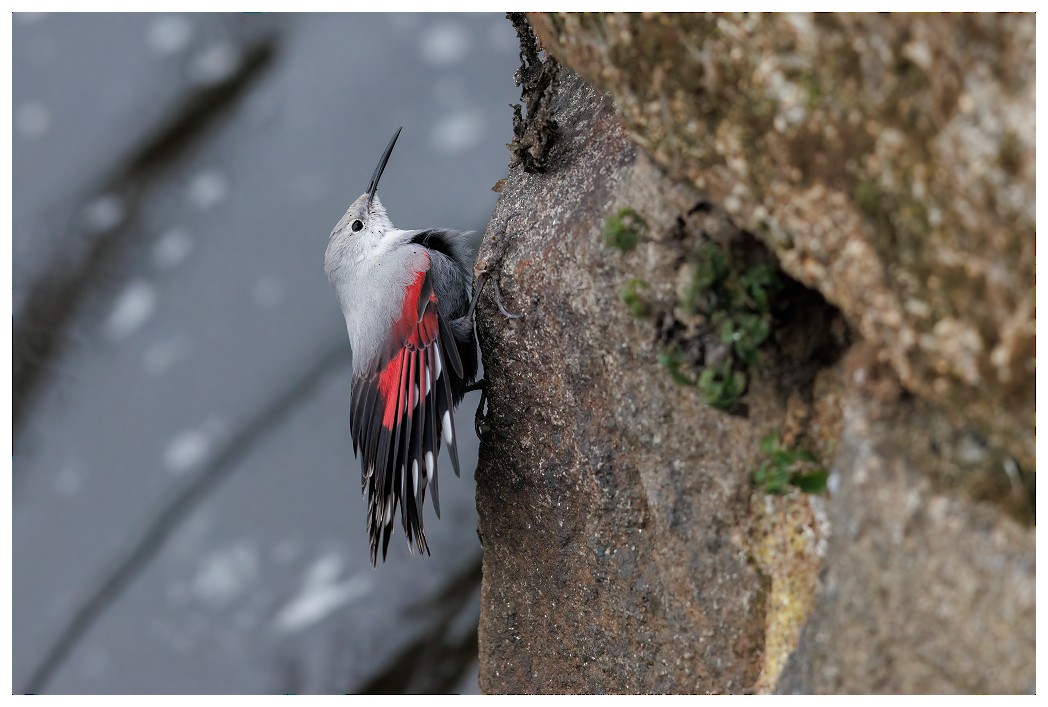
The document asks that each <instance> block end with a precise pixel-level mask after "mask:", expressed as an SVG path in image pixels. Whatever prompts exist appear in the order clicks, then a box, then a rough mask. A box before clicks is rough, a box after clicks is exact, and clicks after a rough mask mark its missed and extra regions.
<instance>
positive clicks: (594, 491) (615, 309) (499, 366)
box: [477, 74, 764, 692]
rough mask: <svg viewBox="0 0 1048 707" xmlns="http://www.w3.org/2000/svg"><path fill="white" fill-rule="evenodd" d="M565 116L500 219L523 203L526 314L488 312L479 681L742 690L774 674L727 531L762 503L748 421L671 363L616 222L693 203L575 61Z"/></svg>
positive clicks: (739, 552)
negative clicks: (605, 229) (606, 236)
mask: <svg viewBox="0 0 1048 707" xmlns="http://www.w3.org/2000/svg"><path fill="white" fill-rule="evenodd" d="M555 109H556V111H557V120H558V123H559V125H560V131H561V135H560V142H559V144H560V145H561V149H559V150H554V152H553V154H552V156H551V169H550V172H549V174H548V175H533V174H526V173H524V172H523V171H520V172H514V173H513V175H512V177H511V179H510V180H509V181H508V182H507V184H506V186H505V187H504V189H503V191H502V198H501V199H500V201H499V206H498V207H497V210H496V215H495V217H494V219H493V224H501V223H503V222H504V221H505V220H506V217H507V216H508V215H510V214H512V213H514V212H518V211H519V212H521V213H522V214H523V215H522V217H520V218H517V219H513V220H511V221H510V223H509V228H508V230H507V233H506V234H505V236H503V237H502V238H504V239H508V243H509V245H510V252H509V253H508V255H507V257H506V258H505V259H504V260H503V261H502V262H501V270H500V272H501V273H502V291H503V293H504V294H505V299H506V306H507V308H508V309H510V310H515V311H518V312H524V313H525V314H526V318H524V319H521V320H516V321H503V320H500V319H498V318H499V314H498V313H497V311H496V310H494V309H493V308H492V307H491V305H490V303H489V302H485V304H484V306H485V309H484V311H483V314H482V315H481V317H480V322H481V324H480V334H481V346H482V348H483V351H485V352H486V353H485V359H484V364H485V375H486V376H487V378H488V379H489V380H490V381H492V382H493V386H492V390H491V392H490V403H491V409H492V413H491V419H490V420H489V421H488V424H487V425H486V427H487V429H486V430H485V433H486V434H487V435H488V436H487V437H486V438H485V439H486V441H487V443H488V444H487V445H486V446H485V445H482V447H481V459H480V462H479V467H478V471H477V483H478V511H479V513H480V534H481V541H482V543H483V545H484V580H483V585H482V586H483V589H482V606H483V609H482V612H483V617H482V620H481V624H480V643H481V651H482V653H483V655H484V658H483V661H482V669H481V675H480V679H481V689H482V690H483V691H485V692H535V691H538V692H632V691H643V692H650V691H656V692H673V691H679V690H687V691H693V690H694V691H698V690H704V689H715V690H724V691H731V690H742V689H745V688H746V686H747V685H750V684H752V682H753V681H754V680H755V678H756V676H757V674H758V673H759V670H760V652H761V642H762V641H761V634H762V626H763V613H764V610H763V601H762V598H761V597H762V584H761V577H760V575H759V574H758V573H757V572H756V571H754V568H753V567H752V566H750V564H749V563H748V561H747V555H746V550H745V548H744V547H743V546H741V545H740V544H738V543H737V542H736V541H734V540H733V538H732V537H731V533H732V530H733V529H735V528H737V527H738V526H739V524H740V522H742V521H743V519H744V518H745V517H746V515H747V508H748V482H747V479H746V476H745V474H742V473H739V471H738V470H739V468H740V467H741V465H742V464H741V458H742V457H743V456H744V455H746V453H747V450H748V449H750V448H751V447H753V446H754V444H755V442H754V440H753V439H752V434H751V431H750V425H749V424H747V423H746V422H745V421H744V420H740V419H737V418H731V417H728V416H725V415H723V414H721V413H719V412H717V411H715V410H712V409H711V408H708V407H706V406H704V405H702V404H701V403H700V402H699V401H698V398H697V396H695V395H692V394H691V393H690V391H687V392H686V391H684V390H682V389H680V388H678V387H676V386H674V384H673V382H672V381H671V380H670V378H669V376H667V375H666V374H665V372H664V371H661V370H660V369H659V368H658V364H657V363H656V362H655V355H654V351H653V348H652V345H651V342H650V339H651V336H650V334H649V333H648V332H647V329H648V328H649V326H648V325H646V324H645V323H643V322H640V321H638V320H636V319H635V318H634V317H632V316H631V315H630V314H629V313H628V311H627V310H626V308H625V307H624V306H622V304H621V302H619V299H618V294H619V290H620V289H621V287H622V284H623V283H624V282H625V281H626V279H627V272H626V268H625V267H624V266H623V264H622V263H621V259H616V258H613V257H612V255H613V252H611V251H609V249H608V248H607V247H606V246H605V245H604V244H603V242H602V239H601V235H600V234H601V227H602V225H603V220H604V217H605V216H606V215H608V214H609V213H613V212H614V211H615V209H616V208H617V207H618V206H620V205H623V206H625V205H627V204H629V203H631V202H632V201H633V200H635V199H638V198H646V199H648V201H647V203H646V204H645V206H646V208H645V212H646V213H647V214H649V215H653V216H654V215H656V214H657V215H663V219H666V218H668V215H669V214H672V215H674V216H675V215H676V214H677V213H680V212H681V208H680V206H678V205H674V204H673V196H674V194H673V193H672V189H671V188H670V185H669V184H668V182H666V180H665V178H664V177H661V176H660V175H659V173H658V171H657V170H656V169H655V168H653V166H652V165H651V164H650V163H648V162H647V161H641V160H638V157H637V154H636V150H635V149H634V148H633V146H632V145H631V144H630V142H629V141H628V140H627V139H626V137H625V135H624V134H623V132H622V130H621V129H620V128H619V125H618V122H617V120H616V118H615V115H614V111H613V108H612V105H611V102H610V101H608V100H607V99H606V98H602V97H601V96H600V95H599V94H598V93H597V92H596V91H594V90H593V89H592V88H589V87H588V86H586V85H585V84H584V83H583V82H582V81H580V80H579V79H577V78H576V77H573V76H571V75H569V74H562V76H561V80H560V87H559V89H558V95H557V99H556V102H555ZM664 189H665V190H667V191H663V190H664ZM642 195H643V197H642ZM488 245H489V246H490V245H493V242H492V241H491V240H489V241H488ZM484 255H485V253H484V252H482V257H484ZM698 430H706V431H708V433H709V435H710V436H709V438H708V439H707V441H706V444H705V445H703V446H701V447H700V446H698V445H696V444H695V434H696V432H697V431H698Z"/></svg>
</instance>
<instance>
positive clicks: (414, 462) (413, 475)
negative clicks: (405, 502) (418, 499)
mask: <svg viewBox="0 0 1048 707" xmlns="http://www.w3.org/2000/svg"><path fill="white" fill-rule="evenodd" d="M411 478H412V480H413V481H414V482H415V495H416V496H418V459H413V460H412V461H411Z"/></svg>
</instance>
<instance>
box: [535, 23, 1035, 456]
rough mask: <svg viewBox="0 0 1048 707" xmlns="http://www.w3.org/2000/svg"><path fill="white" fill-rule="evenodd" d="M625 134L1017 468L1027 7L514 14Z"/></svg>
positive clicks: (1026, 291) (1029, 203) (1027, 300)
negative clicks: (607, 108)
mask: <svg viewBox="0 0 1048 707" xmlns="http://www.w3.org/2000/svg"><path fill="white" fill-rule="evenodd" d="M530 18H531V20H532V23H533V25H534V26H535V30H536V34H537V35H538V36H539V39H540V40H541V41H542V42H543V44H544V45H545V46H546V48H547V49H548V50H549V51H551V52H552V53H553V54H554V55H555V56H557V57H558V58H559V59H560V60H561V61H562V62H564V63H566V64H567V65H569V66H571V67H572V68H573V69H575V70H576V71H578V72H579V74H581V75H582V76H583V77H584V78H585V79H587V80H588V81H590V82H592V83H593V85H595V86H597V87H599V88H602V89H604V90H607V91H609V92H610V93H611V95H612V96H613V98H614V100H615V104H616V107H617V109H618V111H619V114H620V116H621V117H622V120H623V122H624V124H625V126H626V128H627V129H628V131H629V133H630V135H631V137H632V138H633V139H634V140H635V141H636V143H637V144H638V145H640V146H641V147H643V148H645V149H646V150H647V151H648V152H649V153H650V154H651V155H652V156H653V157H654V159H655V160H656V161H657V162H658V163H659V164H661V165H663V166H665V167H666V169H667V170H668V171H669V173H670V175H671V176H672V177H674V178H675V179H677V180H683V181H686V182H689V183H690V184H692V185H693V186H695V187H696V188H698V189H699V190H700V191H702V192H703V193H704V194H706V195H707V196H708V197H709V198H710V199H711V200H712V201H713V202H715V203H717V204H720V205H723V207H724V208H725V209H726V210H727V211H728V213H729V214H730V215H731V216H732V217H733V218H734V219H735V221H736V222H737V223H739V224H740V225H741V226H742V227H744V228H747V229H749V230H752V231H753V232H755V233H757V235H759V236H760V237H761V238H762V239H763V240H764V241H765V242H766V243H767V244H768V245H769V246H770V247H771V248H772V249H773V250H775V252H776V254H777V255H778V256H779V259H780V260H781V262H782V266H783V268H784V269H785V270H786V271H787V272H789V273H790V274H791V275H793V276H794V277H796V278H797V279H799V280H800V281H802V282H804V283H805V284H807V285H809V286H811V287H814V288H816V289H818V290H819V291H820V292H822V293H823V294H824V295H825V296H826V298H827V299H828V300H830V302H832V303H833V304H835V305H837V306H838V307H840V308H841V310H842V311H843V312H844V314H845V315H846V316H847V317H848V319H849V321H850V322H851V323H852V324H853V325H854V327H855V328H856V329H857V330H858V332H859V333H860V334H861V335H862V336H863V338H865V339H866V340H867V341H868V342H869V343H871V344H872V345H874V346H875V347H876V349H877V350H878V351H879V352H881V354H882V355H884V356H885V357H886V358H887V360H888V361H889V362H890V363H891V365H892V367H893V368H894V369H895V371H896V373H897V375H898V377H899V378H900V380H901V381H902V383H903V385H904V386H905V387H906V388H907V389H908V390H910V391H912V392H915V393H917V394H918V395H920V396H921V397H924V398H926V399H928V400H931V401H933V402H935V403H936V404H937V405H938V406H939V407H940V409H943V410H946V411H947V412H948V413H950V414H951V415H952V416H953V417H954V419H955V420H957V421H959V422H974V423H976V424H977V425H978V426H979V427H980V428H981V429H982V430H983V432H984V433H985V434H987V435H989V436H991V438H992V439H993V441H994V442H995V443H997V444H1001V445H1004V446H1005V447H1006V448H1007V449H1008V450H1009V451H1010V453H1011V454H1012V455H1013V456H1015V457H1016V458H1017V459H1018V460H1019V462H1020V463H1021V464H1022V465H1023V466H1026V467H1032V466H1033V465H1034V446H1033V437H1034V435H1033V432H1034V415H1033V412H1034V356H1033V352H1034V343H1035V332H1034V300H1033V263H1034V258H1033V255H1034V232H1035V218H1034V185H1035V178H1034V173H1035V166H1034V155H1035V150H1034V124H1033V121H1034V116H1035V107H1034V95H1035V90H1034V85H1035V82H1034V75H1035V74H1034V66H1035V61H1034V18H1033V15H1031V14H1027V15H1015V14H1009V15H1005V14H992V15H989V14H987V15H972V14H966V15H941V14H926V15H872V14H870V15H867V14H841V15H835V14H830V15H825V14H823V15H807V14H800V15H797V14H774V15H683V16H678V15H664V14H656V13H647V14H621V15H620V14H607V15H605V14H601V15H561V14H551V15H543V14H533V15H530Z"/></svg>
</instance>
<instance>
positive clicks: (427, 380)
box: [426, 368, 430, 395]
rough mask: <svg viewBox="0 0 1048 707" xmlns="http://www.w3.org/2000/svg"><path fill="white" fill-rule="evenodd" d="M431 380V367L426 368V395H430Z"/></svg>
mask: <svg viewBox="0 0 1048 707" xmlns="http://www.w3.org/2000/svg"><path fill="white" fill-rule="evenodd" d="M429 389H430V382H429V368H426V395H429Z"/></svg>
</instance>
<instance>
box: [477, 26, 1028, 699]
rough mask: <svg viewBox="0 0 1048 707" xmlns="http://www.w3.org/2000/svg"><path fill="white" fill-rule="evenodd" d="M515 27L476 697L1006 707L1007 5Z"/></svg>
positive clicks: (1010, 146) (1014, 370) (1017, 215)
mask: <svg viewBox="0 0 1048 707" xmlns="http://www.w3.org/2000/svg"><path fill="white" fill-rule="evenodd" d="M529 19H530V21H531V25H532V26H533V27H534V29H535V31H536V33H537V35H538V37H539V39H540V41H541V43H542V45H543V46H544V48H545V49H546V51H547V52H548V54H549V55H550V56H551V57H554V58H555V59H556V60H559V61H560V62H561V63H562V65H561V66H557V64H556V63H555V60H554V59H553V58H547V61H546V62H545V63H542V60H541V59H540V57H539V55H538V53H537V51H535V50H534V48H533V47H531V46H530V45H529V43H528V42H527V41H525V44H524V51H523V52H522V60H523V61H524V66H523V67H522V70H521V72H520V74H519V78H520V79H521V82H522V84H523V85H524V89H525V94H528V93H529V92H530V94H531V95H526V96H525V98H526V99H527V106H528V108H529V110H528V114H527V116H526V117H522V119H521V120H520V121H518V125H517V126H516V127H517V128H518V129H517V131H516V132H517V140H515V144H514V149H515V152H514V154H515V158H514V165H515V166H514V167H513V168H512V169H511V172H510V175H509V176H508V178H507V179H506V180H505V181H504V182H503V183H502V184H501V197H500V200H499V204H498V207H497V208H496V211H495V214H494V215H493V218H492V222H491V224H490V226H489V229H488V234H487V237H486V238H485V242H484V244H483V246H482V250H481V254H480V257H479V259H478V260H479V265H480V266H481V267H485V266H487V267H489V268H490V269H491V270H492V272H493V273H495V274H497V275H498V276H499V278H500V282H501V285H502V287H501V289H502V292H503V296H504V299H505V304H506V306H507V307H508V308H509V309H510V310H515V311H518V312H522V313H524V314H525V315H526V316H525V317H524V318H523V319H517V320H508V319H505V318H503V317H501V316H500V314H499V313H498V310H497V308H496V307H495V306H494V303H493V301H491V300H490V299H488V298H485V300H484V301H483V303H482V306H481V309H480V315H479V318H478V328H479V333H480V337H481V346H482V348H483V351H484V362H485V375H486V377H487V379H488V380H489V382H490V388H489V403H490V409H489V412H488V415H487V417H486V418H485V420H484V421H483V423H482V432H483V440H484V446H483V447H482V450H481V457H480V462H479V467H478V470H477V494H478V510H479V514H480V521H479V522H480V526H479V532H480V535H481V540H482V543H483V545H484V579H483V593H482V614H481V624H480V650H481V669H480V679H481V688H482V689H483V690H485V691H487V692H748V691H758V692H770V691H801V692H1021V691H1030V690H1032V689H1033V687H1034V608H1035V607H1034V577H1035V560H1034V532H1033V528H1032V520H1033V467H1034V463H1035V460H1034V450H1033V424H1034V423H1033V402H1034V358H1033V346H1034V309H1033V307H1034V304H1033V302H1034V300H1033V250H1034V202H1033V192H1034V157H1033V155H1034V152H1033V140H1034V131H1033V118H1034V104H1033V100H1034V80H1033V75H1034V74H1033V66H1034V62H1033V18H1032V16H1022V15H1012V16H993V17H983V16H963V17H960V16H920V17H905V18H900V17H894V16H864V15H855V16H833V15H831V16H807V15H803V16H795V15H775V16H700V15H696V16H687V17H675V16H663V15H652V16H647V15H628V16H619V15H598V16H563V15H532V16H530V17H529ZM526 30H527V28H526V27H524V28H523V29H522V32H523V36H524V38H525V40H527V31H526ZM536 92H538V93H540V94H541V95H536Z"/></svg>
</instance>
